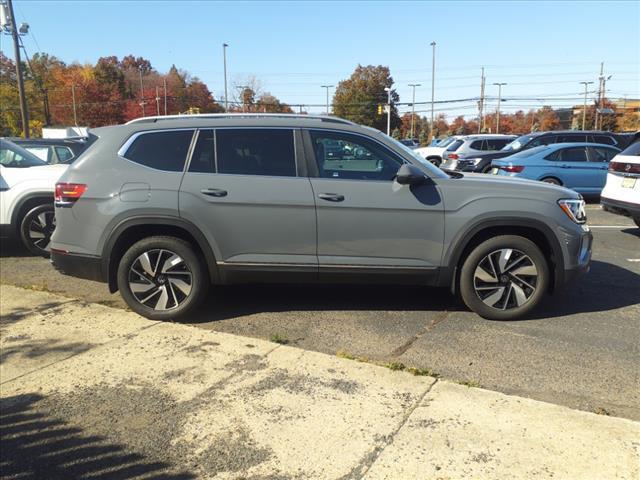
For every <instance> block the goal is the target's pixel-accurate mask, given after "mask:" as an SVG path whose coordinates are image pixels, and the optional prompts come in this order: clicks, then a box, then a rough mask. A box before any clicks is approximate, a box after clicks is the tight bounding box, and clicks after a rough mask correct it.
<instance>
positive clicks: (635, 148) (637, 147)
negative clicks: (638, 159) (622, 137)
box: [620, 141, 640, 156]
mask: <svg viewBox="0 0 640 480" xmlns="http://www.w3.org/2000/svg"><path fill="white" fill-rule="evenodd" d="M620 155H635V156H640V141H637V142H635V143H632V144H631V145H629V146H628V147H627V148H625V149H624V150H623V151H622V153H621V154H620Z"/></svg>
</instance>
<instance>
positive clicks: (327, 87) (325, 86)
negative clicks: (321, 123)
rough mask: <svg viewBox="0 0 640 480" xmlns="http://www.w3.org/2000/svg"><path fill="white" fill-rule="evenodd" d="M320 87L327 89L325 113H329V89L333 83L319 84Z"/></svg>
mask: <svg viewBox="0 0 640 480" xmlns="http://www.w3.org/2000/svg"><path fill="white" fill-rule="evenodd" d="M320 88H326V89H327V115H329V89H330V88H333V85H320Z"/></svg>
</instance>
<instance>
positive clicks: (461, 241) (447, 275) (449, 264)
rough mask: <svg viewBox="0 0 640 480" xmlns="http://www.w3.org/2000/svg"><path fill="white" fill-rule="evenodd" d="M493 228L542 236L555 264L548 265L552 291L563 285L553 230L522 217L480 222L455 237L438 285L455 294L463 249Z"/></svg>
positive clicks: (561, 261)
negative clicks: (519, 229)
mask: <svg viewBox="0 0 640 480" xmlns="http://www.w3.org/2000/svg"><path fill="white" fill-rule="evenodd" d="M495 227H524V228H533V229H534V230H537V231H539V232H540V233H541V234H542V235H544V237H545V239H546V240H547V242H548V243H549V245H550V247H551V250H552V252H553V256H554V258H555V264H553V265H549V268H551V269H552V270H553V287H554V290H555V289H557V288H558V287H560V286H561V285H563V284H564V253H563V251H562V247H561V246H560V241H559V240H558V238H557V237H556V235H555V234H554V233H553V230H552V229H551V228H550V227H549V226H547V225H546V224H545V223H544V222H542V221H540V220H536V219H532V218H522V217H501V218H496V219H485V220H480V221H478V222H476V223H474V224H473V225H471V226H470V227H468V228H467V229H465V230H463V231H462V232H461V233H459V234H458V235H457V236H456V238H455V239H454V241H453V242H452V247H451V248H449V250H448V251H447V252H445V253H444V258H443V260H444V262H443V263H444V265H446V267H444V268H442V270H441V275H440V278H439V280H438V284H439V285H441V286H450V287H451V290H452V292H453V293H455V291H456V289H457V285H456V280H457V276H458V265H459V264H460V260H461V257H462V253H463V252H464V250H465V248H466V247H467V246H468V245H469V243H470V242H471V240H472V239H473V237H475V235H476V234H478V233H480V232H481V231H483V230H486V229H488V228H495Z"/></svg>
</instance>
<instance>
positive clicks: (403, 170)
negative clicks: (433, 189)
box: [396, 163, 426, 185]
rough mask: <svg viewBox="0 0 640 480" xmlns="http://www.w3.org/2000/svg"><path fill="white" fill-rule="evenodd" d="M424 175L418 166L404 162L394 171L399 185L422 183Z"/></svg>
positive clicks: (424, 178)
mask: <svg viewBox="0 0 640 480" xmlns="http://www.w3.org/2000/svg"><path fill="white" fill-rule="evenodd" d="M425 180H426V177H425V176H424V173H422V170H420V169H419V168H418V167H415V166H413V165H410V164H408V163H405V164H404V165H402V166H401V167H400V168H399V169H398V173H396V182H398V183H399V184H400V185H420V184H421V183H424V182H425Z"/></svg>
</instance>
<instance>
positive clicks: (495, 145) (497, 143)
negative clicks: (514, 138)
mask: <svg viewBox="0 0 640 480" xmlns="http://www.w3.org/2000/svg"><path fill="white" fill-rule="evenodd" d="M486 142H487V150H500V149H502V147H504V146H505V145H506V144H507V143H509V142H511V139H510V138H490V139H487V140H486Z"/></svg>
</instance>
